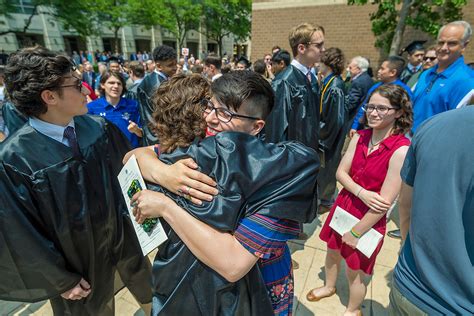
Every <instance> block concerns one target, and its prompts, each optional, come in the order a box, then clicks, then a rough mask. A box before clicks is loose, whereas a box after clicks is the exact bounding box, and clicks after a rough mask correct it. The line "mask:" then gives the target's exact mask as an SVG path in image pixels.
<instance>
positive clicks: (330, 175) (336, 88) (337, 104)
mask: <svg viewBox="0 0 474 316" xmlns="http://www.w3.org/2000/svg"><path fill="white" fill-rule="evenodd" d="M321 91H322V95H321V103H320V110H321V121H320V124H319V126H320V128H319V153H320V160H321V169H320V172H319V175H318V194H319V198H320V199H321V200H324V201H330V200H332V198H333V196H334V192H335V191H336V171H337V167H338V166H339V163H340V161H341V151H342V147H343V146H344V141H345V138H346V133H345V128H344V125H345V123H346V120H347V116H348V114H347V110H346V105H345V85H344V81H343V80H342V79H341V77H340V76H332V77H330V78H328V80H327V81H326V83H325V84H324V85H323V86H322V87H321Z"/></svg>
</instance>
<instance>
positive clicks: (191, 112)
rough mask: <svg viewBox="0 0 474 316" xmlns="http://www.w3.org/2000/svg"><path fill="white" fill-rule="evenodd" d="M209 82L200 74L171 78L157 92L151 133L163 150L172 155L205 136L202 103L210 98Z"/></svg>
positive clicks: (154, 97) (154, 99) (180, 75)
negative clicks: (152, 132) (176, 150)
mask: <svg viewBox="0 0 474 316" xmlns="http://www.w3.org/2000/svg"><path fill="white" fill-rule="evenodd" d="M209 91H210V85H209V82H208V81H207V80H206V79H204V78H203V77H201V76H200V75H198V74H192V75H189V76H187V75H184V74H179V75H175V76H173V77H171V79H170V80H168V81H166V82H164V83H163V84H161V85H160V87H159V88H158V89H157V90H156V92H155V95H154V96H153V99H152V102H153V104H154V106H155V111H154V113H153V119H154V125H152V130H153V131H154V132H155V134H156V136H158V139H159V140H160V150H161V151H162V152H165V153H169V152H172V151H173V150H175V149H176V148H178V147H186V146H189V145H190V144H191V143H192V142H193V141H194V139H196V138H204V137H205V136H206V122H205V120H204V117H203V110H202V105H201V101H202V99H205V98H209V97H210V92H209Z"/></svg>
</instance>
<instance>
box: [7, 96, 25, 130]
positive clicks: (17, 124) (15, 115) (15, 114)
mask: <svg viewBox="0 0 474 316" xmlns="http://www.w3.org/2000/svg"><path fill="white" fill-rule="evenodd" d="M2 116H3V121H4V122H5V126H6V127H7V130H8V134H9V135H11V134H13V133H15V132H16V131H17V130H19V129H20V128H21V127H22V126H23V125H25V123H26V122H27V121H28V119H27V118H26V116H24V115H23V114H22V113H21V112H20V111H18V110H17V108H16V107H15V106H14V105H13V103H11V102H10V101H7V102H5V104H3V107H2Z"/></svg>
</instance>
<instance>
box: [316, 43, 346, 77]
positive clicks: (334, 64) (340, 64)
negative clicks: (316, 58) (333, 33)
mask: <svg viewBox="0 0 474 316" xmlns="http://www.w3.org/2000/svg"><path fill="white" fill-rule="evenodd" d="M321 62H322V63H323V64H325V65H326V66H328V67H329V68H331V70H332V72H333V73H334V74H335V75H336V76H339V75H340V74H342V72H343V71H344V67H345V64H346V59H345V57H344V54H343V53H342V51H341V50H340V49H339V48H337V47H331V48H328V49H326V51H324V53H323V55H322V56H321Z"/></svg>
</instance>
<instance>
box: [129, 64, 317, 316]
mask: <svg viewBox="0 0 474 316" xmlns="http://www.w3.org/2000/svg"><path fill="white" fill-rule="evenodd" d="M154 101H155V104H156V111H155V113H154V118H155V121H156V127H155V129H156V133H157V135H158V136H159V138H160V144H159V145H157V146H156V147H155V148H158V150H157V151H158V152H159V154H160V159H162V160H163V161H165V162H168V163H169V162H174V161H175V159H178V158H182V157H191V158H193V159H194V160H195V161H196V162H197V165H199V167H200V171H202V172H203V173H205V174H209V175H212V177H214V178H215V179H216V182H217V186H218V188H219V195H217V196H216V197H215V198H214V200H212V201H210V202H204V203H200V201H198V200H197V199H196V198H194V197H192V195H194V194H196V190H195V189H194V188H191V187H189V186H185V187H184V189H181V188H180V189H179V191H178V192H177V193H180V194H181V196H184V198H185V199H183V198H182V197H181V198H180V197H177V196H174V195H172V194H169V193H168V194H166V195H164V194H162V193H158V192H153V191H149V190H145V191H142V192H140V193H138V194H137V195H136V196H134V197H133V200H134V201H136V202H137V206H136V209H135V212H136V216H137V220H138V222H141V221H142V220H143V219H144V218H148V217H157V216H161V217H163V219H164V220H165V222H166V223H167V224H169V225H170V226H171V229H172V230H171V231H170V232H169V234H168V237H169V239H168V241H166V242H165V244H163V245H161V246H160V249H159V251H158V255H157V256H156V258H155V261H154V264H153V266H154V270H153V276H154V277H153V282H154V302H155V303H154V305H153V315H157V314H160V313H162V314H170V315H171V314H172V315H184V314H194V315H216V314H218V315H221V314H229V315H235V314H242V315H268V314H275V315H291V313H292V302H293V291H294V290H293V274H292V266H291V256H290V252H289V249H288V246H287V243H286V241H287V240H288V239H293V238H295V237H296V236H297V235H298V233H299V232H300V228H299V227H300V226H299V223H300V222H307V221H311V220H312V219H313V218H312V217H311V214H312V212H311V205H312V197H313V195H314V189H315V180H316V174H317V168H318V164H317V161H318V157H317V154H316V152H315V151H313V150H312V149H310V148H308V147H306V146H304V145H302V144H297V143H285V144H279V145H276V144H266V143H265V142H263V141H262V140H260V139H258V138H257V137H254V136H256V135H257V134H258V133H259V132H260V131H261V130H262V128H263V127H264V125H265V118H266V117H267V116H268V114H269V112H270V111H271V107H272V105H273V91H272V89H271V86H270V84H269V83H268V82H267V81H266V80H265V78H263V77H262V76H260V75H259V74H256V73H254V72H251V71H237V72H231V73H228V74H224V75H223V76H222V77H220V78H218V79H217V80H215V81H214V82H213V83H212V86H211V89H210V91H209V86H208V84H207V82H206V81H205V79H203V78H201V77H199V76H198V75H192V76H189V77H185V76H176V77H173V78H171V79H170V80H169V81H168V82H166V83H164V84H163V85H162V86H160V88H159V89H158V90H157V93H156V96H155V98H154ZM236 132H240V133H236ZM204 135H207V136H208V137H206V138H204V139H202V137H203V136H204ZM194 138H197V139H198V141H194ZM193 141H194V142H193ZM191 142H193V144H191ZM190 144H191V145H190ZM145 150H146V149H141V150H140V149H138V150H135V151H134V152H135V153H136V154H137V157H138V161H139V163H140V169H141V171H142V173H143V174H144V175H145V177H147V175H149V174H150V169H152V168H153V165H157V160H156V157H154V158H152V159H151V162H147V161H145V160H144V157H143V155H142V154H140V151H145ZM148 152H151V151H150V150H148ZM140 156H141V157H140ZM158 162H159V161H158ZM152 179H153V177H152ZM162 181H163V183H166V182H167V181H166V179H162ZM190 200H192V201H194V202H196V203H198V205H194V204H193V203H189V201H190ZM176 202H177V203H176ZM165 226H166V225H165ZM256 236H259V237H256ZM190 253H192V256H191V255H190ZM194 256H195V257H194ZM196 280H199V281H196ZM198 283H199V284H198ZM243 293H246V294H243ZM190 295H192V296H193V297H195V298H194V299H192V300H191V299H190V300H186V302H187V303H186V304H182V300H183V296H190ZM195 301H196V302H199V304H193V303H192V302H195ZM227 302H228V303H227ZM229 304H230V305H229Z"/></svg>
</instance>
